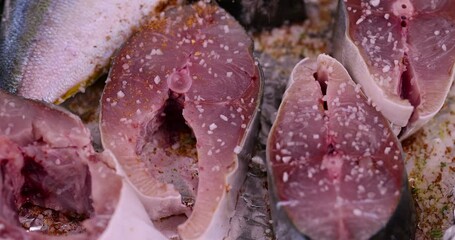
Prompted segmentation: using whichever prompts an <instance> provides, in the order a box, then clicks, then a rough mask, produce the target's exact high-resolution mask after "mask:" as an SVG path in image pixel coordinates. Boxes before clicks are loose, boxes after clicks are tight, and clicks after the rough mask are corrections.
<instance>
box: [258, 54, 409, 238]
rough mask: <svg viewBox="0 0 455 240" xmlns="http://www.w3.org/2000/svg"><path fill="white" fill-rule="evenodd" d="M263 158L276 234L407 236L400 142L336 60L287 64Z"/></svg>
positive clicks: (406, 192)
mask: <svg viewBox="0 0 455 240" xmlns="http://www.w3.org/2000/svg"><path fill="white" fill-rule="evenodd" d="M267 164H268V169H269V187H270V191H271V193H272V196H271V197H272V202H273V204H272V205H273V208H272V209H273V212H272V213H273V215H272V217H273V219H274V223H275V233H276V236H277V239H305V238H307V237H308V238H311V239H370V238H377V239H393V238H395V239H412V237H413V235H414V227H415V226H414V224H415V222H414V218H413V205H412V199H411V197H410V192H409V189H408V185H407V178H406V172H405V169H404V163H403V158H402V149H401V145H400V143H399V142H398V140H397V138H396V137H395V135H394V134H393V132H392V131H391V129H390V127H389V124H388V122H387V120H386V119H385V118H384V117H383V116H382V115H381V114H380V113H379V112H378V111H377V110H375V109H374V107H372V106H371V105H370V104H369V103H368V102H367V99H366V98H365V96H364V95H363V94H362V93H361V91H360V86H358V85H355V84H354V82H353V81H352V80H351V78H350V76H349V74H348V73H347V71H346V70H345V69H344V67H343V66H342V65H341V64H340V63H339V62H338V61H336V60H335V59H333V58H331V57H329V56H327V55H319V57H318V58H317V59H304V60H302V61H301V62H299V63H298V64H297V65H296V66H295V67H294V69H293V72H292V74H291V78H290V81H289V85H288V88H287V90H286V92H285V94H284V96H283V101H282V103H281V105H280V108H279V110H278V115H277V118H276V121H275V123H274V125H273V127H272V129H271V132H270V135H269V139H268V142H267Z"/></svg>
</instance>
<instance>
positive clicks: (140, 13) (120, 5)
mask: <svg viewBox="0 0 455 240" xmlns="http://www.w3.org/2000/svg"><path fill="white" fill-rule="evenodd" d="M160 3H162V1H160V0H133V1H131V0H130V1H123V0H114V1H112V0H111V1H100V0H96V1H94V0H91V1H67V0H63V1H62V0H59V1H39V0H15V1H5V6H4V12H3V18H2V25H1V30H0V88H2V89H4V90H7V91H9V92H12V93H16V94H19V95H21V96H24V97H26V98H33V99H38V100H44V101H46V102H57V103H59V102H61V101H63V100H64V99H66V98H68V97H70V96H71V95H73V94H75V93H76V92H78V91H83V90H84V89H85V87H86V86H87V85H88V84H90V83H91V82H93V81H94V80H96V78H97V77H98V76H99V75H100V74H102V73H103V72H106V70H107V66H108V64H109V61H110V58H111V55H112V54H113V53H114V51H115V50H116V49H117V48H119V47H120V46H121V44H123V42H125V41H126V39H128V37H129V36H130V35H131V34H132V32H133V30H134V28H137V27H139V25H140V24H141V22H143V21H144V20H145V19H150V18H149V17H148V15H150V14H151V13H153V12H154V9H155V8H156V7H157V6H158V4H160Z"/></svg>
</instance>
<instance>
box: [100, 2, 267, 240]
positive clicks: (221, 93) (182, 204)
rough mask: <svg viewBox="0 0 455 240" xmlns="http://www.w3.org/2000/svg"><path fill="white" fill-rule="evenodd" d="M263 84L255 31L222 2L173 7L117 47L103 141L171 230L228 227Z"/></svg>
mask: <svg viewBox="0 0 455 240" xmlns="http://www.w3.org/2000/svg"><path fill="white" fill-rule="evenodd" d="M261 90H262V83H261V79H260V77H259V68H258V66H257V64H256V62H255V60H254V58H253V55H252V41H251V39H250V38H249V37H248V35H247V34H246V32H245V31H244V30H243V28H242V27H241V26H240V25H239V24H238V23H237V22H236V21H235V20H234V19H233V18H232V17H231V16H229V15H228V14H227V13H226V12H225V11H224V10H222V9H221V8H219V7H217V6H215V5H210V4H205V3H202V2H200V3H197V4H193V5H188V6H184V7H179V8H174V9H172V10H170V11H166V12H164V13H163V14H161V15H160V16H159V17H157V18H156V19H154V20H152V21H151V22H150V23H148V24H147V25H146V26H144V27H143V28H142V30H141V31H140V32H138V33H137V34H135V35H134V36H133V37H132V38H131V39H129V40H128V42H127V43H126V44H125V46H124V47H123V48H122V49H121V51H120V52H119V53H118V55H117V56H116V58H115V60H114V65H113V67H112V69H111V71H110V74H109V79H108V82H107V85H106V88H105V90H104V93H103V96H102V101H101V104H102V106H101V108H102V110H101V136H102V142H103V145H104V147H105V149H109V150H111V151H112V152H113V153H114V155H115V156H116V157H117V159H118V163H119V166H121V168H122V169H123V171H124V172H125V175H126V176H127V177H128V179H129V181H130V182H131V183H132V185H133V186H134V187H135V189H136V191H137V192H138V194H139V195H140V196H141V198H142V201H143V203H144V205H145V207H146V208H147V210H148V213H149V214H150V217H151V218H152V219H153V220H154V222H155V224H157V226H158V227H159V228H160V229H161V230H162V231H163V232H166V233H167V235H168V236H169V237H178V236H179V237H180V238H181V239H223V238H225V237H228V230H229V219H230V218H231V217H232V216H233V213H234V206H235V203H236V201H237V197H238V190H239V188H240V185H241V183H242V182H243V180H244V177H245V171H246V160H248V157H247V156H246V155H248V154H249V152H250V150H251V147H252V145H251V144H252V142H251V141H252V139H253V138H254V137H255V136H254V135H255V131H256V124H255V122H256V121H255V119H256V113H257V109H258V106H259V102H260V99H261ZM177 229H178V232H177Z"/></svg>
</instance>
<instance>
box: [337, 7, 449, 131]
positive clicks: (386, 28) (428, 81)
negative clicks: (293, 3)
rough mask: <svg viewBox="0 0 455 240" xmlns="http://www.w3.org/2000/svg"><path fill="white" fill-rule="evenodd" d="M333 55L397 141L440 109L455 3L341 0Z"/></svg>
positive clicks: (445, 87) (446, 88)
mask: <svg viewBox="0 0 455 240" xmlns="http://www.w3.org/2000/svg"><path fill="white" fill-rule="evenodd" d="M338 10H339V11H338V19H337V24H336V26H335V33H334V56H335V58H336V59H338V60H339V61H340V62H341V63H342V64H343V65H344V66H345V67H346V69H347V70H348V71H349V73H350V74H351V76H352V77H353V79H354V81H356V82H358V83H360V84H361V85H362V89H363V90H364V92H365V94H366V95H367V96H368V97H369V98H371V100H372V101H373V103H374V104H375V105H376V107H377V109H378V110H379V111H381V113H382V114H383V115H384V116H385V117H386V118H387V119H388V120H389V121H390V122H391V123H392V124H393V126H394V129H395V132H396V133H397V134H398V136H399V138H400V139H404V138H406V137H408V136H410V135H411V134H413V133H414V132H415V131H417V130H418V129H420V128H421V127H422V126H423V125H424V124H425V123H426V122H428V120H430V119H431V118H433V116H434V115H435V114H436V113H437V112H438V111H439V110H440V109H441V107H442V105H443V103H444V100H445V98H446V97H447V94H448V92H449V89H450V86H451V85H452V82H453V80H454V77H455V75H454V74H455V71H454V64H455V4H454V1H447V0H435V1H427V0H393V1H384V0H383V1H381V0H370V1H367V0H342V1H339V6H338Z"/></svg>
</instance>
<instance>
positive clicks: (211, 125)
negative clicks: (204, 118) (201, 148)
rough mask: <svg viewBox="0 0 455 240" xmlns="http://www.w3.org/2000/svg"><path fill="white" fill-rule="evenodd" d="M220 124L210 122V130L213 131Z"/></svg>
mask: <svg viewBox="0 0 455 240" xmlns="http://www.w3.org/2000/svg"><path fill="white" fill-rule="evenodd" d="M217 127H218V126H217V125H216V124H215V123H212V124H210V126H209V129H210V131H213V130H215V129H216V128H217Z"/></svg>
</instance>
